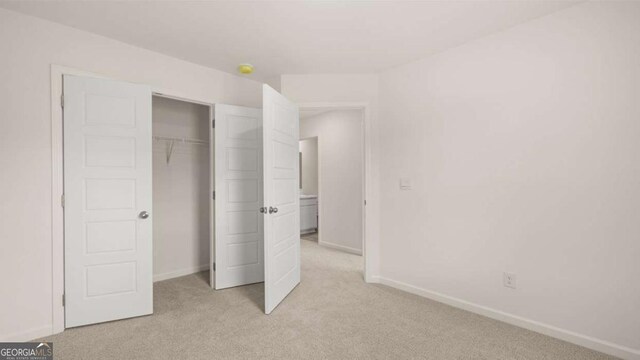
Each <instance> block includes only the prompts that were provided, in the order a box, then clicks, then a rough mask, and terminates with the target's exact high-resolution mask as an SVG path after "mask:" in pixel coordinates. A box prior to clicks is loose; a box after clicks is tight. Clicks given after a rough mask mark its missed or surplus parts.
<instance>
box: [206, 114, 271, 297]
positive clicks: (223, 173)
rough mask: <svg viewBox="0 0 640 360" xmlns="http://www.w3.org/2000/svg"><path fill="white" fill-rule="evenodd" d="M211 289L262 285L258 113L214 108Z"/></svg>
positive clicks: (260, 147)
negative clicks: (213, 273) (213, 255)
mask: <svg viewBox="0 0 640 360" xmlns="http://www.w3.org/2000/svg"><path fill="white" fill-rule="evenodd" d="M214 113H215V131H214V132H215V206H214V207H215V288H216V289H224V288H228V287H232V286H239V285H246V284H252V283H257V282H262V281H264V258H263V252H264V242H263V240H264V239H263V234H264V233H263V223H262V214H260V208H261V207H262V111H261V110H260V109H252V108H246V107H240V106H232V105H222V104H218V105H215V109H214Z"/></svg>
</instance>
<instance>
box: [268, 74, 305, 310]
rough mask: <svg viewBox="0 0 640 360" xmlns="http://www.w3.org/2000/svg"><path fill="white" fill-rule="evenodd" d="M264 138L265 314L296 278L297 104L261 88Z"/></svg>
mask: <svg viewBox="0 0 640 360" xmlns="http://www.w3.org/2000/svg"><path fill="white" fill-rule="evenodd" d="M262 106H263V125H262V126H263V139H264V140H263V141H264V147H263V148H264V150H263V152H264V155H263V162H264V204H265V206H266V207H267V212H266V213H265V215H264V244H265V250H264V265H265V279H264V302H265V305H264V307H265V309H264V310H265V313H267V314H269V313H271V311H272V310H273V309H274V308H275V307H276V306H278V304H280V302H281V301H282V300H283V299H284V298H285V297H286V296H287V295H288V294H289V293H290V292H291V290H293V288H294V287H296V285H298V284H299V283H300V196H299V192H298V184H299V179H298V177H299V172H298V167H299V162H298V147H299V146H298V144H299V141H298V140H299V130H298V129H299V126H300V124H299V117H298V106H297V105H295V104H294V103H292V102H291V101H289V100H287V98H285V97H284V96H282V95H280V94H279V93H278V92H277V91H275V90H273V89H272V88H271V87H269V86H267V85H263V90H262Z"/></svg>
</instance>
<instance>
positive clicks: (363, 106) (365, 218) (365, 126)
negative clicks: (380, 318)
mask: <svg viewBox="0 0 640 360" xmlns="http://www.w3.org/2000/svg"><path fill="white" fill-rule="evenodd" d="M298 107H299V108H300V110H326V111H333V110H360V111H362V117H363V118H362V147H363V149H362V150H363V151H362V165H363V166H362V177H361V178H362V198H363V200H364V201H363V203H362V204H361V206H362V258H363V259H364V269H363V275H364V281H365V282H367V283H373V282H376V279H375V278H374V276H373V269H372V268H373V264H374V261H373V258H372V257H373V251H370V249H367V245H369V246H371V245H372V244H371V240H372V239H371V238H372V234H374V231H375V228H374V224H375V221H374V219H373V211H371V207H372V204H367V199H375V198H376V195H375V194H374V192H373V173H372V166H371V159H372V130H373V128H372V120H371V105H370V104H369V103H368V102H317V103H316V102H311V103H299V104H298ZM299 140H304V139H303V138H300V139H299ZM320 157H321V155H320V136H318V193H320V192H321V188H322V184H321V181H320V178H319V177H320V172H321V170H320ZM318 200H320V194H318ZM367 207H368V208H369V211H367ZM321 215H322V201H318V216H319V217H320V218H319V221H318V229H320V224H321V223H322V216H321ZM320 236H322V235H320V234H319V237H318V243H319V244H320Z"/></svg>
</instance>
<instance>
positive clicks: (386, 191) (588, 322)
mask: <svg viewBox="0 0 640 360" xmlns="http://www.w3.org/2000/svg"><path fill="white" fill-rule="evenodd" d="M639 34H640V3H638V2H636V3H620V2H590V3H584V4H580V5H577V6H574V7H571V8H568V9H566V10H563V11H560V12H558V13H555V14H552V15H549V16H546V17H543V18H540V19H537V20H534V21H531V22H528V23H525V24H523V25H520V26H516V27H514V28H512V29H510V30H507V31H504V32H501V33H498V34H496V35H493V36H489V37H486V38H483V39H481V40H478V41H474V42H472V43H468V44H466V45H462V46H460V47H457V48H455V49H451V50H449V51H446V52H444V53H441V54H439V55H436V56H433V57H430V58H427V59H424V60H421V61H418V62H415V63H411V64H407V65H405V66H401V67H398V68H396V69H393V70H390V71H387V72H385V73H383V74H382V75H381V80H380V118H381V119H384V121H381V122H380V133H381V134H383V135H384V136H381V137H380V148H379V154H380V169H381V171H380V174H381V187H380V195H381V209H382V210H381V216H380V221H381V232H382V234H381V236H382V248H381V252H380V253H381V275H382V277H383V278H386V279H387V280H389V281H392V282H395V284H396V285H397V284H404V285H406V286H408V287H412V288H413V289H414V290H415V291H418V292H420V291H422V292H423V293H427V292H429V293H431V294H441V295H443V296H448V297H451V298H454V299H458V300H462V301H465V302H468V303H472V304H475V305H479V306H482V307H486V308H489V309H493V310H497V311H499V312H503V313H506V314H511V315H513V316H516V317H520V318H521V319H522V318H523V319H525V320H527V321H534V322H538V323H542V324H544V325H545V326H546V328H547V329H549V327H555V329H556V330H560V331H561V332H563V333H564V334H565V335H567V336H569V337H571V336H572V335H571V334H570V333H569V332H573V333H575V334H577V335H578V336H577V337H574V338H573V340H576V339H578V338H579V341H583V342H586V343H588V344H589V345H591V346H593V345H594V344H596V345H597V346H599V348H600V349H603V350H607V349H608V350H609V351H612V350H613V351H619V355H624V356H627V357H630V354H631V353H632V352H633V351H635V354H636V358H640V336H638V334H640V313H639V312H638V307H639V305H640V285H639V284H640V282H639V281H638V279H640V265H639V264H640V262H639V259H640V241H639V239H640V226H639V224H640V161H638V154H640V106H638V101H639V94H640V66H639V64H640V36H639ZM401 177H408V178H411V179H412V181H413V190H410V191H401V190H400V189H399V178H401ZM505 271H508V272H512V273H515V274H516V275H517V287H518V288H517V289H516V290H512V289H509V288H506V287H504V286H503V285H502V276H503V272H505ZM501 316H502V315H501ZM511 319H512V320H517V321H519V320H518V319H515V318H513V317H511ZM530 324H532V326H534V327H535V326H537V325H536V324H535V323H530ZM556 335H557V334H556ZM588 337H591V338H593V339H589V338H588ZM607 342H610V343H611V344H608V343H607ZM612 344H613V345H612ZM625 347H626V350H625ZM629 351H631V352H629Z"/></svg>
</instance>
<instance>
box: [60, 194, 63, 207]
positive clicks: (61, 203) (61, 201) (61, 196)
mask: <svg viewBox="0 0 640 360" xmlns="http://www.w3.org/2000/svg"><path fill="white" fill-rule="evenodd" d="M60 206H62V208H63V209H64V194H62V195H60Z"/></svg>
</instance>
